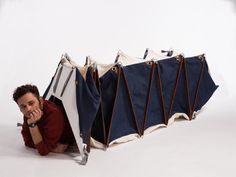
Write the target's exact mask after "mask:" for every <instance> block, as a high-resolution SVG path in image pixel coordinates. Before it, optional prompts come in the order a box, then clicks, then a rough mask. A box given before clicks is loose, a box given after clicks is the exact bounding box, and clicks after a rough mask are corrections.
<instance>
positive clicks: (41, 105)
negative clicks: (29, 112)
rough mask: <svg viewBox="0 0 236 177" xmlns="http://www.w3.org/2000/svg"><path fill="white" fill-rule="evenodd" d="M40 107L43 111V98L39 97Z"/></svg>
mask: <svg viewBox="0 0 236 177" xmlns="http://www.w3.org/2000/svg"><path fill="white" fill-rule="evenodd" d="M39 106H40V109H41V110H43V98H42V97H41V96H40V97H39Z"/></svg>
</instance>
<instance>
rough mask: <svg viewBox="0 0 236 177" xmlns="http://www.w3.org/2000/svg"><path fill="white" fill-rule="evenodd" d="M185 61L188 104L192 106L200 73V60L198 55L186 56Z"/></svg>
mask: <svg viewBox="0 0 236 177" xmlns="http://www.w3.org/2000/svg"><path fill="white" fill-rule="evenodd" d="M185 61H186V69H187V78H188V87H189V96H190V104H191V107H192V106H193V104H194V97H195V94H196V90H197V84H198V80H199V78H200V74H201V67H202V61H201V60H200V59H199V57H198V56H196V57H189V58H186V59H185Z"/></svg>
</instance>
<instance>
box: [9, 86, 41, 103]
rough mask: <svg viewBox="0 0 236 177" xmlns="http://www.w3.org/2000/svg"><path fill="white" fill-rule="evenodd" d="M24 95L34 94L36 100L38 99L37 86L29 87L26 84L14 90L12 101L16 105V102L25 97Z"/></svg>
mask: <svg viewBox="0 0 236 177" xmlns="http://www.w3.org/2000/svg"><path fill="white" fill-rule="evenodd" d="M26 93H32V94H34V95H35V96H36V97H37V98H39V90H38V88H37V86H35V85H31V84H26V85H22V86H19V87H17V88H16V89H15V91H14V93H13V100H14V101H15V102H16V103H17V100H18V99H19V98H20V97H22V96H23V95H25V94H26Z"/></svg>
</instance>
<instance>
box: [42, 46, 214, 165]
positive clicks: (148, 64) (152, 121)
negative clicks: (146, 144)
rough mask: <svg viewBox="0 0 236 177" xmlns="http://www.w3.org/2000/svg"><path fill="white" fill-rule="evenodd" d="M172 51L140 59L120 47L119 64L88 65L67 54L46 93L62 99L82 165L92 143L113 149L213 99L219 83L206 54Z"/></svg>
mask: <svg viewBox="0 0 236 177" xmlns="http://www.w3.org/2000/svg"><path fill="white" fill-rule="evenodd" d="M167 54H168V56H163V55H160V56H159V55H157V54H156V53H154V52H153V51H151V50H147V51H146V52H145V55H144V57H143V58H134V57H130V56H128V55H125V54H124V53H123V52H121V51H119V52H118V55H117V58H116V61H115V63H113V64H110V65H102V64H97V63H96V62H95V61H94V60H92V59H91V58H89V57H88V58H87V61H86V65H85V66H84V67H79V66H77V65H76V64H75V63H74V62H73V61H72V60H71V59H69V57H68V55H63V57H62V59H61V61H60V63H59V65H58V68H57V70H56V73H55V75H54V76H53V78H52V80H51V83H50V85H49V87H48V89H47V90H46V92H45V94H44V97H45V98H46V99H51V100H54V101H55V99H58V100H60V101H61V103H62V105H63V107H64V109H65V111H66V114H67V117H68V119H69V122H70V125H71V127H72V130H73V132H74V135H75V138H76V143H77V145H78V148H79V151H80V154H81V157H82V159H81V161H80V163H81V164H85V163H86V162H87V156H88V152H89V149H90V145H93V146H95V147H98V148H107V147H108V146H110V145H111V144H114V143H121V142H127V141H130V140H133V139H135V138H138V137H140V136H143V135H144V134H146V133H149V132H151V131H153V130H155V129H157V128H158V127H161V126H167V125H170V124H171V123H172V122H173V121H174V119H175V118H178V117H180V116H182V117H185V118H186V119H189V120H191V119H193V118H194V116H195V113H196V112H197V111H198V110H200V109H201V108H202V106H203V105H204V104H205V103H206V102H207V101H208V100H209V98H210V97H211V96H212V94H213V93H214V91H215V90H216V89H217V87H218V86H216V85H215V83H214V81H213V80H212V78H211V76H210V74H209V72H208V66H207V63H206V60H205V56H204V55H199V56H194V57H189V58H185V57H183V56H182V55H176V54H174V55H172V54H173V52H172V54H170V52H168V53H167ZM164 58H165V59H164Z"/></svg>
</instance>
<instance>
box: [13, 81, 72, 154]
mask: <svg viewBox="0 0 236 177" xmlns="http://www.w3.org/2000/svg"><path fill="white" fill-rule="evenodd" d="M13 99H14V101H15V102H16V103H17V105H18V106H19V109H20V111H21V112H22V114H23V119H24V123H23V126H22V131H21V133H22V136H23V139H24V142H25V145H26V146H28V147H31V148H36V149H37V150H38V152H39V154H40V155H47V154H48V153H49V152H56V153H62V152H64V151H65V150H66V149H67V147H68V145H71V144H73V143H74V142H75V138H74V135H73V132H72V130H71V127H70V124H69V121H68V119H67V117H66V114H65V112H64V110H63V109H62V108H61V107H60V106H58V105H56V104H54V103H53V102H51V101H49V100H44V99H43V98H42V97H40V95H39V91H38V88H37V87H36V86H35V85H29V84H26V85H22V86H20V87H17V88H16V89H15V91H14V93H13Z"/></svg>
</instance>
